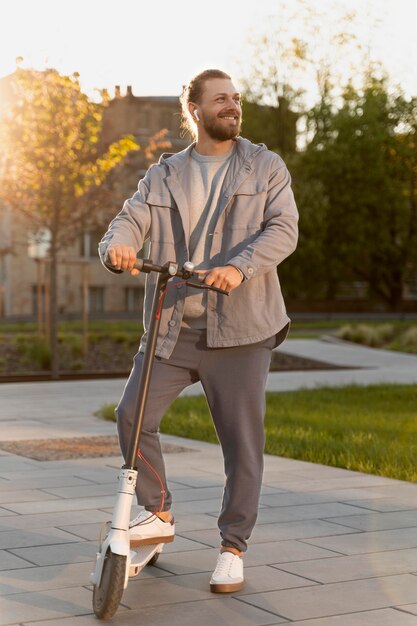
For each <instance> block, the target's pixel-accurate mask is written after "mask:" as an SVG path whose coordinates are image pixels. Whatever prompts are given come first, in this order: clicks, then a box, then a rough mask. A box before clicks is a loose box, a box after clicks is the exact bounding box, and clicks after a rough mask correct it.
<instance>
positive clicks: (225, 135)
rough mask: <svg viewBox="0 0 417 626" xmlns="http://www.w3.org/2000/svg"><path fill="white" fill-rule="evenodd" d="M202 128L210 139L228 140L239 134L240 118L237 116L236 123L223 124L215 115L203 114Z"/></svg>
mask: <svg viewBox="0 0 417 626" xmlns="http://www.w3.org/2000/svg"><path fill="white" fill-rule="evenodd" d="M203 124H204V130H205V131H206V133H207V135H208V136H209V137H211V139H215V140H216V141H228V140H229V139H234V138H235V137H237V136H238V135H240V129H241V126H242V118H241V117H240V118H238V120H237V124H227V123H226V124H225V123H224V122H222V121H221V120H220V119H219V118H218V117H216V116H214V115H213V116H208V115H205V116H204V118H203Z"/></svg>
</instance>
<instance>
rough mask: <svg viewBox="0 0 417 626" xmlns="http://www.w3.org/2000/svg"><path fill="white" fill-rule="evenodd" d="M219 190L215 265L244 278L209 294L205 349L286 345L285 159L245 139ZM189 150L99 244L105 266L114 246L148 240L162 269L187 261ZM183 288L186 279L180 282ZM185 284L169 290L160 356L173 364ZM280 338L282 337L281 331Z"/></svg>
mask: <svg viewBox="0 0 417 626" xmlns="http://www.w3.org/2000/svg"><path fill="white" fill-rule="evenodd" d="M236 142H237V150H236V151H235V153H234V155H233V157H232V159H231V162H230V165H229V168H228V171H227V174H226V178H225V180H224V183H223V188H222V191H221V195H220V199H219V206H218V219H217V223H216V226H215V228H214V230H213V232H211V233H209V235H208V236H209V237H210V238H211V252H210V257H211V266H212V267H217V266H222V265H226V264H231V265H234V266H235V267H238V268H239V269H240V270H241V271H242V272H243V274H244V276H245V279H244V281H243V282H242V283H241V285H239V287H237V288H236V289H234V290H233V291H232V292H231V293H230V295H229V296H223V295H222V294H218V293H216V292H214V291H208V292H207V345H208V347H211V348H222V347H228V346H239V345H243V344H250V343H256V342H258V341H262V340H264V339H266V338H268V337H271V336H273V335H276V336H277V341H276V345H278V344H279V343H281V341H283V339H284V338H285V336H286V334H287V332H288V328H289V323H290V319H289V317H288V316H287V313H286V310H285V304H284V300H283V297H282V293H281V289H280V284H279V280H278V275H277V270H276V267H277V265H279V263H281V261H283V260H284V259H285V258H286V257H288V256H289V255H290V254H291V253H292V252H293V251H294V250H295V248H296V245H297V237H298V228H297V224H298V211H297V207H296V204H295V201H294V196H293V193H292V190H291V177H290V174H289V172H288V170H287V168H286V165H285V163H284V161H283V160H282V158H281V157H280V156H278V155H277V154H276V153H274V152H271V151H269V150H268V149H267V148H266V146H265V145H263V144H260V145H255V144H253V143H251V142H250V141H248V140H247V139H243V138H241V137H239V138H238V139H236ZM194 145H195V144H191V145H190V146H188V148H186V149H185V150H183V151H182V152H179V153H177V154H172V155H171V154H165V155H162V156H161V158H160V160H159V163H158V164H155V165H152V166H151V167H150V168H149V170H148V171H147V173H146V175H145V177H144V178H143V179H142V180H140V182H139V185H138V191H137V192H136V193H135V194H134V195H133V197H132V198H130V199H129V200H126V202H125V203H124V205H123V209H122V210H121V211H120V213H119V214H118V215H117V216H116V217H115V218H114V219H113V221H112V222H111V223H110V226H109V228H108V230H107V232H106V234H105V235H104V237H103V239H102V241H101V242H100V244H99V253H100V258H101V260H102V262H104V259H105V256H106V250H107V247H108V245H109V244H110V242H111V243H112V244H123V245H129V246H133V247H134V248H135V249H136V250H140V249H141V248H142V246H143V243H144V241H145V240H146V239H147V238H149V239H150V252H149V257H150V258H151V259H152V261H153V262H154V263H158V264H161V265H163V264H164V263H166V261H175V262H177V263H179V264H180V266H182V265H183V264H184V263H185V262H186V261H187V260H188V259H189V254H188V241H189V237H190V232H189V215H188V212H189V208H188V207H189V202H192V198H187V197H186V196H185V194H184V191H183V186H182V184H181V180H182V176H183V172H184V171H185V169H186V168H187V165H188V160H189V158H190V157H189V154H190V152H191V150H192V148H193V146H194ZM156 279H157V276H156V275H154V274H150V275H148V276H147V280H146V287H145V301H144V327H145V333H144V335H143V337H142V341H141V345H140V350H141V351H144V349H145V345H146V329H147V328H148V327H149V321H150V319H149V318H150V310H151V304H152V295H153V290H154V286H155V282H156ZM174 281H177V282H180V279H177V278H174V279H173V280H172V281H170V283H169V284H172V283H173V282H174ZM184 293H185V285H179V286H178V288H176V289H169V290H168V292H167V294H166V297H165V302H164V308H163V312H162V315H161V325H160V330H159V336H158V341H157V349H156V355H157V356H160V357H162V358H169V357H170V355H171V353H172V351H173V349H174V346H175V343H176V341H177V339H178V335H179V332H180V328H181V320H182V314H183V308H184ZM280 331H281V332H280Z"/></svg>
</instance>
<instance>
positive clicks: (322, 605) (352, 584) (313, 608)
mask: <svg viewBox="0 0 417 626" xmlns="http://www.w3.org/2000/svg"><path fill="white" fill-rule="evenodd" d="M416 592H417V590H416V577H415V576H412V575H410V574H403V575H400V576H386V577H381V578H370V579H366V580H358V581H349V582H343V583H333V584H331V585H315V586H311V587H305V588H298V589H286V590H284V591H270V592H266V593H255V594H248V595H242V596H240V599H241V600H244V601H245V602H248V603H249V604H252V605H253V606H257V607H258V608H262V609H264V610H265V611H270V612H271V613H275V614H276V615H279V616H280V617H284V618H287V619H288V620H293V621H296V620H303V619H309V618H314V617H316V618H318V617H328V616H333V615H340V614H343V613H352V612H354V611H369V610H372V609H381V608H389V607H392V606H396V605H401V604H406V603H407V602H412V598H415V597H416Z"/></svg>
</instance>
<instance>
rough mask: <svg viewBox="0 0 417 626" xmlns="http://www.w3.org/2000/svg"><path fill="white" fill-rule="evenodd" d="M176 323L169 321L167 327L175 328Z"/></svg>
mask: <svg viewBox="0 0 417 626" xmlns="http://www.w3.org/2000/svg"><path fill="white" fill-rule="evenodd" d="M176 323H177V322H175V321H174V320H169V322H168V325H169V326H175V324H176Z"/></svg>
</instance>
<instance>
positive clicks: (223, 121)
mask: <svg viewBox="0 0 417 626" xmlns="http://www.w3.org/2000/svg"><path fill="white" fill-rule="evenodd" d="M240 102H241V97H240V93H239V92H238V91H237V90H236V88H235V86H234V85H233V83H232V81H231V80H230V79H228V78H212V79H210V80H206V81H205V85H204V90H203V94H202V96H201V101H200V103H199V105H198V110H199V111H200V112H201V114H200V120H201V122H202V125H203V127H204V130H205V131H206V133H207V135H208V136H209V137H211V138H212V139H216V140H217V141H227V140H229V139H234V138H235V137H237V136H238V135H239V134H240V128H241V125H242V108H241V104H240Z"/></svg>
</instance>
